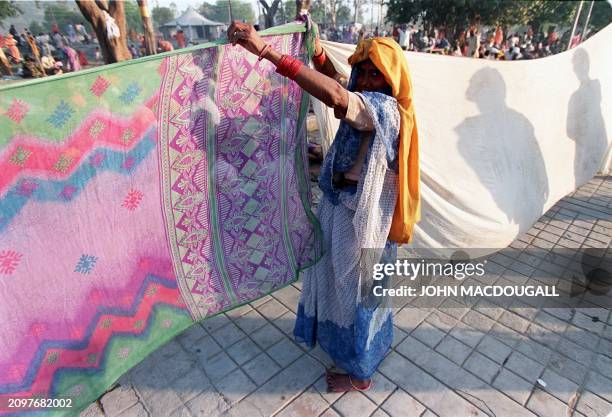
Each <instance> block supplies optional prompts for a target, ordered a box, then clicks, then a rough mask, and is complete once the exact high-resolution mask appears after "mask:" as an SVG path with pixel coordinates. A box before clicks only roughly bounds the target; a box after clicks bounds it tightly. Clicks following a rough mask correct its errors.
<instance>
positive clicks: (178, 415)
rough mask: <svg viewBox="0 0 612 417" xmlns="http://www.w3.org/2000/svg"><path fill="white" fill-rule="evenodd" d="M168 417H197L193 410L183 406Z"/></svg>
mask: <svg viewBox="0 0 612 417" xmlns="http://www.w3.org/2000/svg"><path fill="white" fill-rule="evenodd" d="M168 417H195V416H194V415H193V413H192V412H191V410H190V409H189V408H187V406H186V405H181V406H179V407H178V408H175V409H174V410H172V411H170V414H169V415H168Z"/></svg>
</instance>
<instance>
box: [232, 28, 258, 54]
mask: <svg viewBox="0 0 612 417" xmlns="http://www.w3.org/2000/svg"><path fill="white" fill-rule="evenodd" d="M227 39H228V40H229V41H230V43H231V44H232V45H236V44H238V45H240V46H242V47H244V49H246V50H247V51H249V52H251V53H252V54H255V55H259V54H260V53H261V51H262V49H263V48H264V46H266V43H265V42H264V41H263V39H261V36H259V34H258V33H257V31H256V30H255V28H254V27H253V26H251V25H248V24H246V23H241V22H238V21H234V22H232V24H231V25H230V27H229V28H228V29H227Z"/></svg>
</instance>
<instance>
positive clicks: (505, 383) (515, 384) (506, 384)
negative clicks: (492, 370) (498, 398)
mask: <svg viewBox="0 0 612 417" xmlns="http://www.w3.org/2000/svg"><path fill="white" fill-rule="evenodd" d="M493 386H494V387H495V388H497V389H498V390H500V391H501V392H503V393H504V394H506V395H507V396H509V397H511V398H513V399H514V400H515V401H517V402H518V403H520V404H523V405H525V403H526V402H527V399H528V398H529V395H530V394H531V390H532V388H533V384H532V383H530V382H527V381H525V380H524V379H523V378H521V377H520V376H517V375H515V374H513V373H512V372H510V371H508V370H507V369H503V370H502V371H501V372H500V373H499V375H497V378H495V381H493Z"/></svg>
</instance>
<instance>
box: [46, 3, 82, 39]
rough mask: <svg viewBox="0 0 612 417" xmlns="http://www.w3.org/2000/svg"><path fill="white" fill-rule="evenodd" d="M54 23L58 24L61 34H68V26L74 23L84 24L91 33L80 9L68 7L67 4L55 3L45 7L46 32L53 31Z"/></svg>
mask: <svg viewBox="0 0 612 417" xmlns="http://www.w3.org/2000/svg"><path fill="white" fill-rule="evenodd" d="M53 23H57V25H58V26H59V29H60V31H61V32H63V33H66V26H68V24H70V23H72V24H75V23H84V24H85V25H86V28H87V30H89V31H91V26H90V25H89V22H87V20H86V19H85V18H84V17H83V15H82V14H81V12H80V11H79V10H78V9H74V8H71V7H68V5H67V4H66V3H59V2H57V3H53V4H48V5H47V6H46V7H45V21H44V22H43V27H44V28H45V31H49V30H51V26H52V25H53Z"/></svg>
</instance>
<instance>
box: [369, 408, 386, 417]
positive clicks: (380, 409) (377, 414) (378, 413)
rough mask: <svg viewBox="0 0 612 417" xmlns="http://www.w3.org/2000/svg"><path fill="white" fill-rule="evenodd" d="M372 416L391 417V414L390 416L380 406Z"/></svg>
mask: <svg viewBox="0 0 612 417" xmlns="http://www.w3.org/2000/svg"><path fill="white" fill-rule="evenodd" d="M370 417H391V416H389V414H387V413H386V412H384V411H383V410H382V408H379V409H378V410H376V411H374V413H373V414H372V415H371V416H370Z"/></svg>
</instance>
